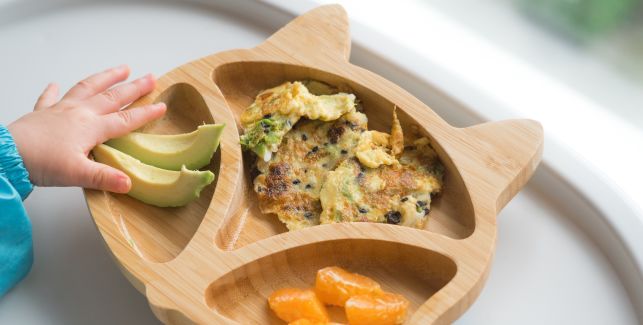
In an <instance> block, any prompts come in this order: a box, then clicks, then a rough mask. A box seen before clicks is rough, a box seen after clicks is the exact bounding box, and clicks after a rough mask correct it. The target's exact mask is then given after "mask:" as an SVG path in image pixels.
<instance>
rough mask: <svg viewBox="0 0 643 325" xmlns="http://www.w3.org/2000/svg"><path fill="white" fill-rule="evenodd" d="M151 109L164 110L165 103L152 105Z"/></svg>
mask: <svg viewBox="0 0 643 325" xmlns="http://www.w3.org/2000/svg"><path fill="white" fill-rule="evenodd" d="M152 108H153V109H165V103H162V102H161V103H156V104H154V105H152Z"/></svg>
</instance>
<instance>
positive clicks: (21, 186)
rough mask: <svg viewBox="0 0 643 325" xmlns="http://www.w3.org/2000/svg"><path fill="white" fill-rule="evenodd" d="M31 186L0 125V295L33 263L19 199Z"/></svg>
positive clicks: (16, 154) (26, 173)
mask: <svg viewBox="0 0 643 325" xmlns="http://www.w3.org/2000/svg"><path fill="white" fill-rule="evenodd" d="M32 189H33V186H32V184H31V182H30V181H29V174H28V172H27V170H26V169H25V167H24V164H23V162H22V158H21V157H20V155H19V154H18V150H17V149H16V145H15V144H14V142H13V138H12V137H11V134H10V133H9V131H8V130H7V129H6V128H5V127H4V126H2V125H0V297H2V296H4V295H5V294H6V293H7V291H9V290H10V289H11V288H12V287H13V286H15V285H16V283H18V282H19V281H20V280H22V279H23V278H24V277H25V276H26V275H27V273H29V270H30V269H31V264H32V263H33V245H32V241H31V222H30V221H29V218H28V217H27V213H26V211H25V207H24V206H23V204H22V200H24V199H26V198H27V196H28V195H29V193H31V190H32Z"/></svg>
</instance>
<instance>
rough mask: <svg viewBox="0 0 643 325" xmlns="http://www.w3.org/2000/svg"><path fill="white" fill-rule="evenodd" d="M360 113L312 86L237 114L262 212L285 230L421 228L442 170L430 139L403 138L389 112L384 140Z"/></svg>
mask: <svg viewBox="0 0 643 325" xmlns="http://www.w3.org/2000/svg"><path fill="white" fill-rule="evenodd" d="M307 87H310V88H311V90H308V89H307ZM309 102H312V103H313V104H309ZM360 108H361V106H360V104H359V101H358V100H357V99H356V98H355V96H354V95H352V94H349V93H348V92H339V90H338V89H337V88H334V87H332V86H328V85H326V84H324V83H321V82H317V81H303V82H298V81H295V82H292V83H291V82H286V83H284V84H282V85H280V86H278V87H275V88H271V89H268V90H265V91H262V92H260V93H259V95H257V98H256V100H255V102H254V103H253V104H252V105H250V106H249V107H248V108H247V109H246V110H245V111H244V112H243V114H242V115H241V123H242V125H244V130H245V133H244V135H242V137H241V143H242V145H243V147H244V148H246V149H250V150H252V151H253V152H255V153H256V154H257V155H258V159H256V172H257V173H256V174H257V175H256V177H255V178H254V180H253V183H254V184H253V188H254V190H255V192H256V193H257V195H258V198H259V202H260V208H261V211H262V212H263V213H274V214H276V215H277V217H278V218H279V220H280V221H282V222H283V223H284V224H285V225H286V227H287V228H288V229H289V230H297V229H301V228H305V227H310V226H314V225H319V224H327V223H338V222H356V221H365V222H366V221H367V222H380V223H389V224H398V225H404V226H409V227H416V228H424V227H425V225H426V222H427V219H428V213H429V211H430V203H431V197H432V196H435V195H437V194H438V193H440V191H441V189H442V183H443V182H442V178H443V171H444V169H443V166H442V164H441V163H440V161H439V159H438V156H437V154H436V153H435V151H434V150H433V148H432V147H431V144H430V141H429V139H428V138H426V137H422V136H417V135H415V134H414V136H407V137H405V134H404V133H403V131H402V127H401V125H400V121H399V119H398V117H397V111H396V107H394V109H393V120H392V127H391V131H390V134H388V133H384V132H381V131H375V130H368V118H367V117H366V115H365V114H364V113H362V112H361V111H360ZM266 119H268V120H270V121H265V120H266ZM262 121H263V123H264V124H263V125H261V123H262ZM277 121H286V122H277ZM275 123H276V124H275ZM275 125H279V126H278V127H276V128H274V127H273V126H275ZM266 137H268V138H273V139H274V141H273V140H270V141H269V142H270V143H271V145H270V147H269V148H268V147H266V146H265V145H266ZM253 139H258V140H257V141H255V140H253ZM405 143H407V146H405ZM260 146H264V147H265V148H267V151H266V150H263V149H262V150H255V149H256V148H258V147H260ZM266 152H269V154H266Z"/></svg>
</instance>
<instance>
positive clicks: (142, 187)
mask: <svg viewBox="0 0 643 325" xmlns="http://www.w3.org/2000/svg"><path fill="white" fill-rule="evenodd" d="M92 153H93V155H94V159H95V160H96V161H98V162H100V163H103V164H106V165H109V166H112V167H114V168H117V169H120V170H121V171H123V172H124V173H125V174H127V175H128V176H129V177H130V179H131V180H132V188H131V189H130V191H129V193H127V195H129V196H131V197H133V198H135V199H138V200H141V201H143V202H145V203H147V204H151V205H155V206H158V207H178V206H183V205H186V204H188V203H189V202H190V201H192V200H194V199H196V198H198V197H199V194H200V193H201V190H202V189H203V188H204V187H206V186H207V185H209V184H210V183H212V181H214V174H213V173H212V172H211V171H209V170H206V171H198V170H196V171H194V170H188V169H187V168H185V166H184V167H182V168H181V170H180V171H173V170H165V169H161V168H157V167H154V166H151V165H147V164H144V163H142V162H141V161H140V160H138V159H136V158H134V157H132V156H130V155H128V154H125V153H123V152H120V151H118V150H116V149H114V148H112V147H109V146H106V145H104V144H99V145H98V146H96V147H95V148H94V149H93V150H92Z"/></svg>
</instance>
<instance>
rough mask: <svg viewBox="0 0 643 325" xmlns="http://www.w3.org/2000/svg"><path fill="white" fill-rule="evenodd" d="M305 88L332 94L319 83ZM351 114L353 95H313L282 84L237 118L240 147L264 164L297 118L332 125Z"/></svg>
mask: <svg viewBox="0 0 643 325" xmlns="http://www.w3.org/2000/svg"><path fill="white" fill-rule="evenodd" d="M308 84H309V85H311V86H313V87H315V89H320V91H327V92H330V91H331V90H332V88H330V87H328V88H327V89H326V88H323V87H321V86H322V85H323V84H322V83H319V82H316V83H313V82H308ZM354 111H355V95H353V94H348V93H342V92H340V93H336V94H320V95H316V94H313V93H311V92H310V91H309V90H308V88H306V86H305V85H304V84H303V83H302V82H299V81H295V82H285V83H283V84H281V85H279V86H277V87H274V88H270V89H266V90H264V91H262V92H260V93H259V94H258V95H257V97H256V98H255V101H254V102H253V103H252V104H251V105H250V106H248V108H246V109H245V110H244V111H243V113H242V114H241V116H240V122H241V125H242V127H243V130H244V134H243V135H242V136H241V145H242V147H243V148H244V149H249V150H252V151H253V152H255V153H256V154H257V156H259V157H261V158H262V159H263V160H264V161H268V160H270V158H271V157H272V153H273V152H277V151H278V149H279V145H280V144H281V142H282V140H283V138H284V136H285V135H286V134H287V133H288V132H289V131H290V130H291V129H292V127H293V126H294V125H295V123H297V122H298V121H299V119H300V118H302V117H306V118H308V119H310V120H321V121H334V120H337V119H338V118H339V117H340V116H342V115H344V114H346V113H349V112H354Z"/></svg>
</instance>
